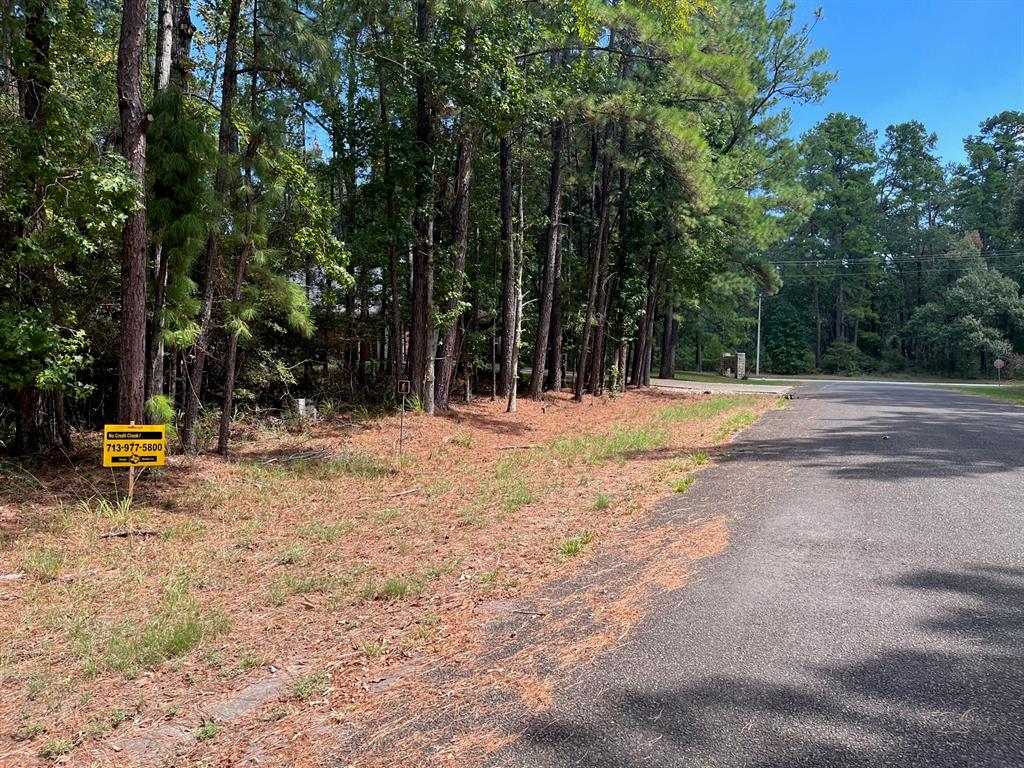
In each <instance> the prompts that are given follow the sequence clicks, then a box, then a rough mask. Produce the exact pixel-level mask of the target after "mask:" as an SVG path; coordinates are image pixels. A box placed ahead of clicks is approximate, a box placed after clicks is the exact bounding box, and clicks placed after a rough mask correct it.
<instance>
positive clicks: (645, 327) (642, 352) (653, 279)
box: [632, 251, 658, 387]
mask: <svg viewBox="0 0 1024 768" xmlns="http://www.w3.org/2000/svg"><path fill="white" fill-rule="evenodd" d="M657 266H658V264H657V256H656V255H655V253H654V251H651V253H650V254H649V255H648V257H647V288H646V291H647V293H646V295H647V300H646V303H645V306H644V315H643V319H642V320H641V322H640V338H639V339H638V340H637V354H636V357H635V358H634V360H633V376H632V379H633V384H634V386H637V387H643V386H647V385H648V384H650V381H649V379H650V373H649V365H650V357H651V352H652V349H651V347H652V346H653V341H654V315H655V313H656V312H657V310H658V298H657V291H658V278H657ZM645 366H648V375H647V377H646V379H647V381H645V376H644V368H645Z"/></svg>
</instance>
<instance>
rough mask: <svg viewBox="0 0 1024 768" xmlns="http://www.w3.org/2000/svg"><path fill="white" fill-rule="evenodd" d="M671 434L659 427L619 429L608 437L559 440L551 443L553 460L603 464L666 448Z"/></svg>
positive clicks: (596, 436)
mask: <svg viewBox="0 0 1024 768" xmlns="http://www.w3.org/2000/svg"><path fill="white" fill-rule="evenodd" d="M667 442H668V435H667V434H666V432H665V431H664V430H662V429H659V428H657V427H623V426H617V427H615V428H614V429H612V431H611V432H610V433H609V434H607V435H594V436H589V435H588V436H580V437H559V438H556V439H555V440H554V442H553V443H552V444H551V449H550V450H551V453H552V454H553V455H554V458H556V459H558V460H559V461H561V462H563V463H565V464H568V465H570V466H572V465H574V464H580V463H583V464H601V463H605V462H608V461H617V462H619V463H620V464H621V463H624V462H625V461H626V459H628V458H630V457H631V456H635V455H637V454H639V453H643V452H644V451H653V450H657V449H659V448H662V447H664V446H665V444H666V443H667Z"/></svg>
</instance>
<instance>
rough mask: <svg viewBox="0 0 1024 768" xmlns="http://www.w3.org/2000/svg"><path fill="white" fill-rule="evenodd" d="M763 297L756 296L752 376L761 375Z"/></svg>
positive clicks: (760, 295) (760, 294) (759, 294)
mask: <svg viewBox="0 0 1024 768" xmlns="http://www.w3.org/2000/svg"><path fill="white" fill-rule="evenodd" d="M762 296H764V294H762V293H758V294H757V354H756V355H754V375H755V376H760V375H761V297H762Z"/></svg>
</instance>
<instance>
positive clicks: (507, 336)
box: [498, 136, 517, 396]
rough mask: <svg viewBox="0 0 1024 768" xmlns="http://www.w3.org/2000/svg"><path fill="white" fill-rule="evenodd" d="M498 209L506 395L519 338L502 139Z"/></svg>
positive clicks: (507, 152) (506, 152)
mask: <svg viewBox="0 0 1024 768" xmlns="http://www.w3.org/2000/svg"><path fill="white" fill-rule="evenodd" d="M498 165H499V168H498V177H499V180H498V200H499V203H498V208H499V215H500V217H501V254H502V259H503V267H502V287H501V375H500V376H499V377H498V394H499V395H502V396H505V395H507V394H508V391H509V387H510V386H512V384H513V378H512V360H513V358H514V357H515V337H516V301H517V299H516V295H517V294H516V291H517V288H516V254H515V243H514V242H513V240H512V143H511V142H510V141H509V139H508V137H507V136H502V137H501V139H500V140H499V144H498Z"/></svg>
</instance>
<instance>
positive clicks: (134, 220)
mask: <svg viewBox="0 0 1024 768" xmlns="http://www.w3.org/2000/svg"><path fill="white" fill-rule="evenodd" d="M123 7H124V11H123V14H122V16H121V40H120V45H119V47H118V54H117V98H118V105H119V108H120V113H121V140H122V147H121V151H122V154H123V155H124V158H125V160H127V161H128V166H129V168H131V172H132V175H133V176H134V177H135V179H136V180H137V181H138V182H139V186H140V189H139V210H138V211H136V212H135V213H133V214H131V215H130V216H129V217H128V219H127V220H126V221H125V224H124V232H123V237H122V252H121V350H120V354H121V358H120V365H119V368H118V398H117V400H118V402H117V413H118V419H119V420H120V421H121V423H122V424H127V423H128V422H130V421H135V422H139V423H141V422H142V403H143V394H144V387H145V379H146V371H145V363H146V261H147V259H146V255H147V248H148V242H147V240H148V237H147V232H146V210H145V193H144V192H143V190H145V188H146V126H147V124H148V118H147V116H146V115H145V113H144V112H143V108H142V56H143V43H144V39H145V31H146V2H145V0H125V2H124V5H123Z"/></svg>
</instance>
